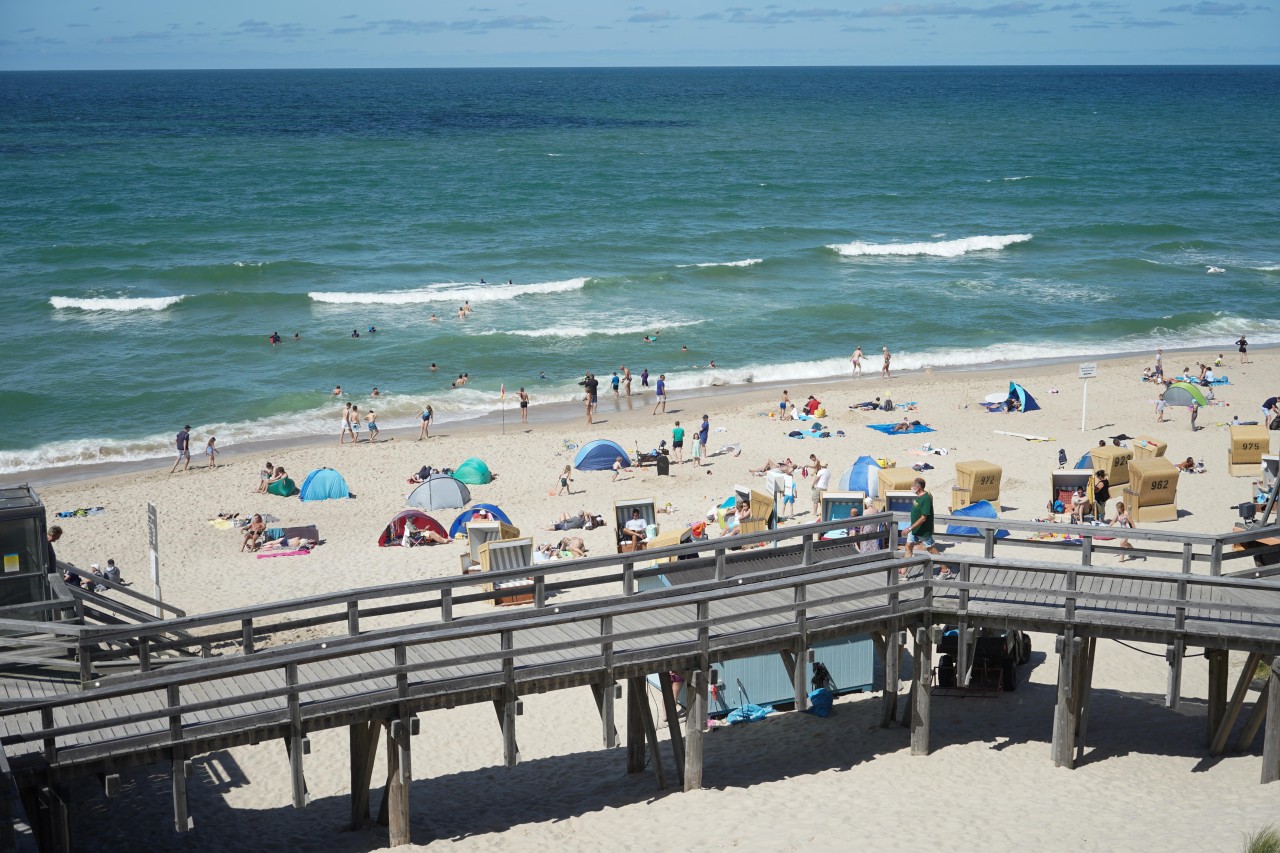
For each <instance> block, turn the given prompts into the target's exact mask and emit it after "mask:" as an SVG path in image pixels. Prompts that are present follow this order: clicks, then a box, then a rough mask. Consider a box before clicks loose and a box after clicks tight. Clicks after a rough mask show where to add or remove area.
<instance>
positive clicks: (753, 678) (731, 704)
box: [637, 565, 875, 716]
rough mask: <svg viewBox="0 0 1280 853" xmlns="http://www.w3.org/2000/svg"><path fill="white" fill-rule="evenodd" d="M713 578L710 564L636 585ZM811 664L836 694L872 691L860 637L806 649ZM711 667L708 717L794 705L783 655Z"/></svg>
mask: <svg viewBox="0 0 1280 853" xmlns="http://www.w3.org/2000/svg"><path fill="white" fill-rule="evenodd" d="M759 570H760V567H759V566H756V565H747V566H743V567H741V568H739V569H738V570H737V571H735V570H734V567H733V566H732V565H730V566H727V567H726V574H727V576H728V577H733V576H734V575H735V574H747V573H749V572H756V571H759ZM713 580H715V568H714V567H713V566H706V567H699V568H695V569H690V570H687V571H680V572H674V573H672V574H670V575H667V574H660V575H653V576H649V577H644V578H640V579H639V580H638V581H637V586H638V588H639V590H640V591H641V592H644V591H646V590H654V589H664V588H671V587H677V586H681V585H684V584H696V583H705V582H708V581H713ZM810 651H811V652H812V657H813V660H814V661H816V662H818V663H821V664H822V665H823V666H825V667H826V668H827V671H828V672H830V673H831V680H832V685H831V690H832V692H833V693H835V694H837V695H844V694H846V693H860V692H862V691H864V690H871V689H873V688H874V686H875V645H874V643H872V641H871V637H870V636H868V635H866V634H860V635H858V636H854V637H844V638H841V639H838V640H829V641H827V642H822V643H814V644H813V645H812V646H810ZM711 666H712V668H713V669H715V670H716V672H717V673H718V679H717V682H716V684H715V685H713V687H714V688H715V689H713V690H712V692H711V696H710V699H709V702H708V706H707V712H708V713H709V714H711V715H712V716H722V715H724V714H727V713H729V712H730V711H733V710H736V709H737V708H740V707H742V706H743V705H747V704H753V705H784V704H790V703H792V702H793V701H795V688H794V687H793V686H792V684H791V676H789V675H788V674H787V667H786V665H785V664H783V662H782V655H781V654H780V653H779V654H765V655H753V656H751V657H742V658H733V659H728V660H725V659H720V658H715V657H713V658H712V659H711ZM804 666H805V683H806V684H811V683H812V679H813V664H812V663H807V662H806V663H805V665H804ZM648 680H649V684H650V685H651V686H652V687H653V688H654V689H656V690H661V685H660V683H659V681H658V676H656V675H651V676H649V679H648ZM677 700H678V701H679V702H680V704H681V705H684V704H686V703H685V696H684V689H683V687H682V688H681V692H680V694H679V695H678V697H677Z"/></svg>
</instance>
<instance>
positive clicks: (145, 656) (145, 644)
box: [138, 637, 151, 672]
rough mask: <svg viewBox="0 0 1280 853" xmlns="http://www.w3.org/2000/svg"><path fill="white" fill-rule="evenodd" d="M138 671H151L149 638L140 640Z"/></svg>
mask: <svg viewBox="0 0 1280 853" xmlns="http://www.w3.org/2000/svg"><path fill="white" fill-rule="evenodd" d="M138 669H139V671H141V672H150V671H151V640H150V638H148V637H143V638H142V639H140V640H138Z"/></svg>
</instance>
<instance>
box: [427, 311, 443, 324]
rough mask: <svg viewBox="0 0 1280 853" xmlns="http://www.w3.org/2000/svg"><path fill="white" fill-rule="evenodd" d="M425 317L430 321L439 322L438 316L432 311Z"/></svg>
mask: <svg viewBox="0 0 1280 853" xmlns="http://www.w3.org/2000/svg"><path fill="white" fill-rule="evenodd" d="M427 319H429V320H430V321H431V322H433V323H438V322H440V318H439V317H437V316H436V315H435V314H434V313H433V314H432V315H431V316H430V317H428V318H427Z"/></svg>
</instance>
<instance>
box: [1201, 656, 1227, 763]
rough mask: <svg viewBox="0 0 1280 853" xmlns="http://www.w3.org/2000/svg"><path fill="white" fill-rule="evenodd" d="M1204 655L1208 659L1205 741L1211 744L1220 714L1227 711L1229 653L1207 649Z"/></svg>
mask: <svg viewBox="0 0 1280 853" xmlns="http://www.w3.org/2000/svg"><path fill="white" fill-rule="evenodd" d="M1205 657H1207V658H1208V659H1209V696H1208V702H1207V703H1206V704H1207V708H1208V715H1207V722H1208V731H1207V732H1206V733H1205V736H1204V740H1205V743H1208V744H1212V743H1213V737H1214V735H1216V734H1217V733H1218V726H1219V725H1221V724H1222V715H1223V714H1225V713H1226V712H1227V665H1228V662H1229V653H1228V652H1227V650H1226V649H1207V650H1206V651H1205Z"/></svg>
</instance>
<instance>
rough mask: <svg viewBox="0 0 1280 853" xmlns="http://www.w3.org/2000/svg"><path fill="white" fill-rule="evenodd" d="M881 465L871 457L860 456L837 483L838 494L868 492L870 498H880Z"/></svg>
mask: <svg viewBox="0 0 1280 853" xmlns="http://www.w3.org/2000/svg"><path fill="white" fill-rule="evenodd" d="M879 472H880V463H878V462H876V460H874V459H872V458H871V457H870V456H859V457H858V461H857V462H854V463H853V465H851V466H850V467H849V468H848V469H846V470H845V472H844V473H843V474H841V475H840V479H839V480H837V481H836V491H838V492H866V493H867V497H869V498H878V497H880V473H879Z"/></svg>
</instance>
